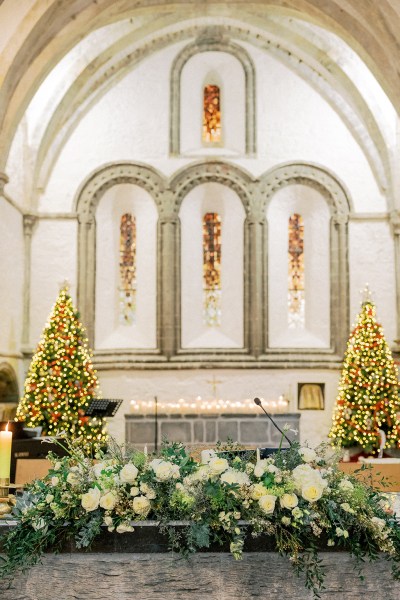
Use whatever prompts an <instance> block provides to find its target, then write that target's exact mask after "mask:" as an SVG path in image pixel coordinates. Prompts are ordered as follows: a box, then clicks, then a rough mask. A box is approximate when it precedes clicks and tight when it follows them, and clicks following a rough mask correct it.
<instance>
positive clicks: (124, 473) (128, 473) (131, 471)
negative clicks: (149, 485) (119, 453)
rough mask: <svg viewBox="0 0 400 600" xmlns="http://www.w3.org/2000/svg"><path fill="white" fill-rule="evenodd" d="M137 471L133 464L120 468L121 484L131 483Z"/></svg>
mask: <svg viewBox="0 0 400 600" xmlns="http://www.w3.org/2000/svg"><path fill="white" fill-rule="evenodd" d="M138 473H139V470H138V469H137V468H136V467H135V465H134V464H132V463H128V464H127V465H125V466H124V467H122V469H121V471H120V473H119V477H120V480H121V482H122V483H133V482H134V481H135V479H136V477H137V476H138Z"/></svg>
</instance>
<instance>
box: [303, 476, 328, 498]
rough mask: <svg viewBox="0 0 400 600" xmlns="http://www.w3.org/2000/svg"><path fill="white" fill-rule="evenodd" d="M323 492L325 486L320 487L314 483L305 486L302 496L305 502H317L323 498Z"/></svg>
mask: <svg viewBox="0 0 400 600" xmlns="http://www.w3.org/2000/svg"><path fill="white" fill-rule="evenodd" d="M323 491H324V486H322V485H319V484H318V482H314V481H312V482H310V483H305V484H304V485H303V487H302V488H301V495H302V496H303V498H304V500H307V501H308V502H316V501H317V500H319V499H320V498H321V496H322V493H323Z"/></svg>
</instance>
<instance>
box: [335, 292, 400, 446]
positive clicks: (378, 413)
mask: <svg viewBox="0 0 400 600" xmlns="http://www.w3.org/2000/svg"><path fill="white" fill-rule="evenodd" d="M379 430H382V431H384V432H385V434H386V447H390V446H395V447H400V399H399V382H398V373H397V368H396V366H395V364H394V361H393V358H392V354H391V351H390V349H389V347H388V345H387V342H386V340H385V337H384V335H383V330H382V326H381V325H380V324H379V323H377V321H376V310H375V305H374V303H373V302H372V301H371V299H370V295H369V292H368V290H367V294H366V299H365V301H364V302H363V303H362V306H361V312H360V314H359V315H358V318H357V324H356V326H355V328H354V329H353V331H352V332H351V335H350V338H349V341H348V343H347V350H346V353H345V357H344V363H343V369H342V376H341V380H340V384H339V393H338V396H337V398H336V404H335V408H334V413H333V425H332V428H331V431H330V433H329V437H331V438H332V439H333V440H334V442H335V444H338V445H341V446H343V447H348V446H356V445H360V446H362V447H363V448H364V449H365V450H367V451H368V452H370V451H373V450H376V449H377V448H379V446H380V433H379Z"/></svg>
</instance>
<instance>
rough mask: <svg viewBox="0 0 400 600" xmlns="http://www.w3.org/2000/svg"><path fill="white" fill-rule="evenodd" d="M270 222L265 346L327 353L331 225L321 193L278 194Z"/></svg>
mask: <svg viewBox="0 0 400 600" xmlns="http://www.w3.org/2000/svg"><path fill="white" fill-rule="evenodd" d="M267 220H268V307H269V310H268V346H269V347H270V348H329V347H330V344H331V327H330V297H331V294H330V285H331V284H330V281H331V277H330V255H331V248H330V243H331V242H330V222H331V214H330V210H329V207H328V204H327V202H326V200H325V198H324V196H323V195H322V193H321V192H320V191H318V190H316V189H314V188H312V187H310V186H307V185H303V184H292V185H288V186H286V187H284V188H282V189H280V190H279V191H277V192H276V194H275V195H274V197H273V198H272V199H271V202H270V204H269V206H268V209H267Z"/></svg>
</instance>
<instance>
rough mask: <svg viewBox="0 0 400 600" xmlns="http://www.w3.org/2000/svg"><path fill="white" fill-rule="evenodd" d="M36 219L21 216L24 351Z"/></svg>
mask: <svg viewBox="0 0 400 600" xmlns="http://www.w3.org/2000/svg"><path fill="white" fill-rule="evenodd" d="M37 222H38V217H36V216H35V215H24V216H23V227H24V297H23V316H22V347H23V349H24V350H30V348H29V334H30V304H31V303H30V299H31V262H32V235H33V231H34V228H35V226H36V223H37Z"/></svg>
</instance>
